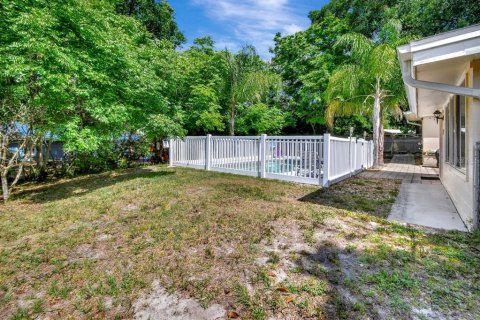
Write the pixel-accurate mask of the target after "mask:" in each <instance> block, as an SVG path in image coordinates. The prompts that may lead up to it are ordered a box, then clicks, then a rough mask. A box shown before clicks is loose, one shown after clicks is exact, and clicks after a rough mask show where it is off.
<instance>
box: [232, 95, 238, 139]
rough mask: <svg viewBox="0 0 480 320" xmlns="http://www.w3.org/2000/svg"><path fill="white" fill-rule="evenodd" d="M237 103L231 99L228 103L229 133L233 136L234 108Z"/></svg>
mask: <svg viewBox="0 0 480 320" xmlns="http://www.w3.org/2000/svg"><path fill="white" fill-rule="evenodd" d="M236 105H237V103H236V102H235V101H232V102H231V103H230V135H231V136H234V135H235V113H236V112H235V111H236V110H235V109H236Z"/></svg>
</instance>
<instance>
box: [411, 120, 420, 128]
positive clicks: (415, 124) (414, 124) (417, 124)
mask: <svg viewBox="0 0 480 320" xmlns="http://www.w3.org/2000/svg"><path fill="white" fill-rule="evenodd" d="M407 124H410V125H412V126H417V127H421V126H422V125H421V124H420V123H416V122H412V121H410V120H407Z"/></svg>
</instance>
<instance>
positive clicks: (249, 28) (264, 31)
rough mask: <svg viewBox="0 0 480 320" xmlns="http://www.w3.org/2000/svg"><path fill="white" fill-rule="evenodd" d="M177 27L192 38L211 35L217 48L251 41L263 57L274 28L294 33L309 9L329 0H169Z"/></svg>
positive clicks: (307, 21) (304, 25) (301, 27)
mask: <svg viewBox="0 0 480 320" xmlns="http://www.w3.org/2000/svg"><path fill="white" fill-rule="evenodd" d="M168 2H169V3H170V5H171V6H172V7H173V8H174V9H175V13H176V21H177V24H178V26H179V28H180V30H181V31H182V32H183V33H184V34H185V36H186V37H187V40H188V43H187V44H186V45H184V47H188V46H190V45H191V43H192V41H193V39H195V38H198V37H203V36H206V35H210V36H212V38H213V39H214V40H215V42H216V47H217V49H225V48H228V49H229V50H231V51H238V50H239V49H240V48H241V47H242V45H245V44H252V45H254V46H255V47H256V48H257V51H258V53H259V54H260V55H261V56H262V58H264V59H269V58H271V54H270V53H269V51H268V49H269V48H270V47H272V46H273V37H274V36H275V34H276V33H277V32H280V33H281V34H282V35H288V34H293V33H295V32H297V31H300V30H304V29H306V28H308V26H309V25H310V19H308V13H309V12H310V11H311V10H317V9H320V8H321V7H322V6H323V5H325V4H326V3H327V2H328V0H169V1H168Z"/></svg>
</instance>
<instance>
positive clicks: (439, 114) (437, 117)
mask: <svg viewBox="0 0 480 320" xmlns="http://www.w3.org/2000/svg"><path fill="white" fill-rule="evenodd" d="M433 116H434V117H435V120H437V124H438V120H443V114H442V112H441V111H440V110H437V111H435V112H434V113H433Z"/></svg>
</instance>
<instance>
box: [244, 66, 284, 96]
mask: <svg viewBox="0 0 480 320" xmlns="http://www.w3.org/2000/svg"><path fill="white" fill-rule="evenodd" d="M280 88H281V79H280V77H279V76H278V75H277V74H275V73H273V72H265V71H254V72H249V73H247V74H246V75H245V76H244V77H242V79H241V80H240V82H239V85H238V86H237V92H236V93H235V94H236V96H237V99H238V101H239V102H251V103H257V102H260V101H262V100H263V99H264V98H265V96H266V95H267V94H268V93H269V92H272V91H274V92H276V93H277V94H278V92H279V90H280Z"/></svg>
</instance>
